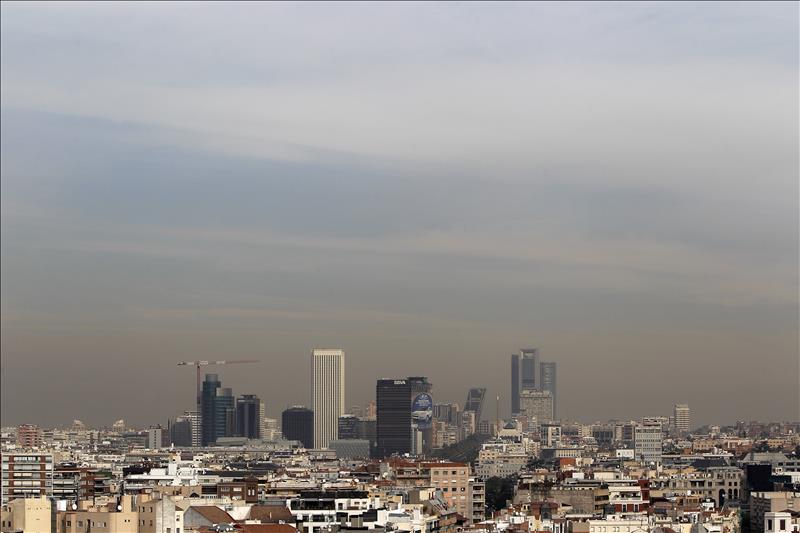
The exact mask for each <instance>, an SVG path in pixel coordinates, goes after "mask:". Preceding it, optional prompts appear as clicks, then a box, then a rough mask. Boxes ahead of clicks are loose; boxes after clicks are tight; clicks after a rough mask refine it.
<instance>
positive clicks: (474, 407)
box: [464, 387, 486, 421]
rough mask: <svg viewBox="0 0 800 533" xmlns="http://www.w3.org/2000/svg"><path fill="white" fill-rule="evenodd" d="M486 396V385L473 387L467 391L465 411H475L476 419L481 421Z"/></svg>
mask: <svg viewBox="0 0 800 533" xmlns="http://www.w3.org/2000/svg"><path fill="white" fill-rule="evenodd" d="M485 396H486V389H485V388H484V387H473V388H471V389H469V392H468V393H467V401H466V402H465V403H464V410H465V411H473V412H474V413H475V420H477V421H480V419H481V412H482V411H483V399H484V397H485Z"/></svg>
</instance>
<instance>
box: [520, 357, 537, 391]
mask: <svg viewBox="0 0 800 533" xmlns="http://www.w3.org/2000/svg"><path fill="white" fill-rule="evenodd" d="M519 352H520V354H519V355H520V363H519V370H520V374H519V379H520V391H524V390H536V389H538V388H539V350H537V349H536V348H523V349H522V350H520V351H519Z"/></svg>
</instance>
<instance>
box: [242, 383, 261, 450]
mask: <svg viewBox="0 0 800 533" xmlns="http://www.w3.org/2000/svg"><path fill="white" fill-rule="evenodd" d="M236 434H237V435H239V436H240V437H246V438H248V439H258V438H260V437H261V400H259V399H258V396H256V395H255V394H244V395H242V396H240V397H239V398H237V399H236Z"/></svg>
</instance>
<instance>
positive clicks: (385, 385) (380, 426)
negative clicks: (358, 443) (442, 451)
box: [375, 379, 412, 457]
mask: <svg viewBox="0 0 800 533" xmlns="http://www.w3.org/2000/svg"><path fill="white" fill-rule="evenodd" d="M375 398H376V400H377V412H378V413H377V414H378V417H377V418H378V421H377V435H376V437H377V445H376V455H377V457H389V456H391V455H393V454H404V453H410V452H411V438H412V435H411V384H410V383H409V382H408V380H407V379H379V380H378V383H377V385H376V389H375Z"/></svg>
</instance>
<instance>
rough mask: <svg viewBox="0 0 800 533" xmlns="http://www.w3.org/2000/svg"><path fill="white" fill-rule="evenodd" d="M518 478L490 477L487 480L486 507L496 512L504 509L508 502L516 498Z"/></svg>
mask: <svg viewBox="0 0 800 533" xmlns="http://www.w3.org/2000/svg"><path fill="white" fill-rule="evenodd" d="M516 484H517V476H508V477H497V476H495V477H490V478H489V479H487V480H486V507H487V508H488V509H489V510H490V511H492V512H494V511H499V510H500V509H504V508H505V507H506V502H508V501H509V500H512V499H513V498H514V487H515V486H516Z"/></svg>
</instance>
